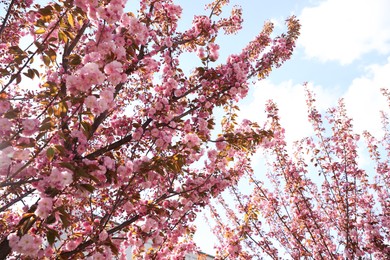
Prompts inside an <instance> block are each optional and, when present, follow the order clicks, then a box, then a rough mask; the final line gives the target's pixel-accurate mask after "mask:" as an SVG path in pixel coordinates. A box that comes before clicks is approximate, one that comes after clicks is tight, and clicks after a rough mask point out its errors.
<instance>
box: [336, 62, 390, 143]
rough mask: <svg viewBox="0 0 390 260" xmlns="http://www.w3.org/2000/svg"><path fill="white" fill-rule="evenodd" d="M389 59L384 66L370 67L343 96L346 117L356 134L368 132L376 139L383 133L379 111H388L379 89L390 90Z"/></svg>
mask: <svg viewBox="0 0 390 260" xmlns="http://www.w3.org/2000/svg"><path fill="white" fill-rule="evenodd" d="M389 71H390V57H389V58H388V59H387V63H386V64H384V65H378V64H375V65H371V66H368V67H367V68H366V74H365V75H362V76H361V77H359V78H356V79H354V80H353V81H352V84H351V85H350V86H349V88H348V90H347V91H346V93H345V94H344V99H345V104H346V108H347V111H348V115H349V116H350V117H352V118H353V125H354V128H355V130H356V131H357V132H362V131H364V130H368V131H369V132H371V133H372V134H373V135H375V136H376V137H380V136H381V135H382V134H383V133H382V130H381V118H380V112H379V111H381V110H382V111H389V106H388V104H387V101H386V98H385V97H383V95H382V94H381V92H380V89H381V88H390V73H389Z"/></svg>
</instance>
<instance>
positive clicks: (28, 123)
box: [22, 119, 39, 136]
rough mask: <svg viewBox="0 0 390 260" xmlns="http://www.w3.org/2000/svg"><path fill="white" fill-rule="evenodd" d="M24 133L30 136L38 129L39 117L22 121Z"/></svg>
mask: <svg viewBox="0 0 390 260" xmlns="http://www.w3.org/2000/svg"><path fill="white" fill-rule="evenodd" d="M22 126H23V134H24V135H27V136H30V135H33V134H34V133H35V132H37V131H38V126H39V120H38V119H24V120H23V121H22Z"/></svg>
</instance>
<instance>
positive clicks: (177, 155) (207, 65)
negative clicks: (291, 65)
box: [0, 0, 299, 259]
mask: <svg viewBox="0 0 390 260" xmlns="http://www.w3.org/2000/svg"><path fill="white" fill-rule="evenodd" d="M126 2H127V1H125V0H99V1H98V0H58V1H53V2H50V3H48V4H44V5H42V3H41V5H40V4H39V1H33V0H24V1H22V0H11V1H4V0H3V1H1V3H2V4H3V6H4V7H5V11H4V15H3V17H2V25H1V27H0V39H1V44H0V53H1V55H0V76H1V79H0V197H1V199H0V216H1V222H0V258H1V259H5V258H9V259H11V258H19V257H21V258H29V259H30V258H37V259H43V258H49V259H51V258H56V259H57V258H58V259H75V258H91V259H92V258H93V259H110V258H113V257H119V258H121V259H124V258H125V257H126V253H125V250H126V249H127V248H129V247H131V248H132V249H133V256H135V257H140V258H144V259H148V258H154V259H156V258H158V259H177V258H179V259H180V257H183V255H184V254H185V253H186V252H187V251H192V250H195V249H196V246H195V245H194V243H193V241H192V235H193V233H194V230H195V228H194V226H193V221H194V219H195V217H196V214H197V212H198V211H200V210H201V209H202V208H204V207H205V206H206V205H208V204H209V202H210V200H211V199H212V198H213V197H216V196H218V194H220V193H221V192H222V191H223V190H225V189H226V187H228V186H230V185H231V184H232V183H234V182H235V181H236V180H238V179H239V178H240V177H241V176H242V175H243V174H244V173H245V170H246V169H247V168H249V161H248V159H247V158H248V156H249V154H251V153H253V152H254V151H253V149H252V148H253V147H256V144H258V143H260V142H261V140H262V139H263V138H266V137H270V136H271V133H270V131H265V130H263V129H261V128H259V127H258V126H256V124H253V123H251V122H249V121H244V122H243V123H236V121H235V120H236V119H235V116H234V110H235V109H236V104H237V102H238V101H239V100H241V99H242V98H244V97H245V96H246V95H247V93H248V87H249V83H250V82H249V80H251V79H257V80H261V79H263V78H265V77H267V75H268V74H269V73H270V71H271V70H272V68H275V67H278V66H280V65H281V64H282V63H283V62H284V61H286V60H287V59H289V57H290V56H291V53H292V50H293V48H294V45H295V41H296V39H297V37H298V34H299V23H298V21H297V19H296V18H295V17H291V18H289V19H288V20H287V21H286V24H287V33H286V34H282V35H280V36H277V37H274V38H271V33H272V31H273V25H272V24H271V23H266V24H265V26H264V29H263V30H262V31H261V32H260V33H259V34H258V36H257V37H256V38H255V39H254V40H253V41H251V42H249V44H248V45H247V46H246V47H245V48H244V49H243V50H242V51H241V52H240V53H238V54H232V55H230V56H229V57H228V58H227V60H226V61H220V60H219V59H218V58H219V57H218V56H219V49H220V46H219V45H218V38H217V36H218V35H219V34H221V33H225V34H234V33H236V32H237V31H238V30H239V29H240V28H241V23H242V18H241V14H242V10H241V9H240V8H239V7H234V8H233V9H232V11H231V15H230V16H228V17H226V16H223V17H222V16H221V13H222V9H223V8H224V6H226V5H227V4H228V2H229V1H227V0H217V1H214V2H212V3H210V4H209V5H208V6H207V10H208V11H207V12H208V14H207V15H199V16H195V17H194V18H193V23H192V25H191V26H190V28H188V29H186V30H183V31H179V30H178V21H179V19H180V17H181V13H182V8H181V7H180V5H178V4H175V3H174V1H172V0H142V1H139V2H138V3H139V10H138V11H137V12H136V13H131V12H126V4H127V3H126ZM128 4H129V5H134V2H133V1H132V2H130V1H129V3H128ZM225 8H227V7H225ZM26 41H29V43H28V44H26ZM222 47H223V46H222ZM183 53H192V54H193V56H194V59H197V61H198V63H199V64H200V65H199V66H198V67H194V69H193V70H192V72H191V73H189V74H186V73H184V71H183V69H181V62H182V60H181V59H180V57H181V55H182V54H183ZM29 79H30V80H29ZM218 107H220V108H224V109H225V110H226V118H225V119H224V122H223V124H224V129H223V132H221V133H220V134H219V135H218V136H217V135H216V134H215V133H214V132H213V129H214V126H215V122H214V120H215V118H214V112H215V108H218ZM146 241H151V242H152V249H149V250H146V249H145V247H144V244H145V242H146ZM164 257H165V258H164Z"/></svg>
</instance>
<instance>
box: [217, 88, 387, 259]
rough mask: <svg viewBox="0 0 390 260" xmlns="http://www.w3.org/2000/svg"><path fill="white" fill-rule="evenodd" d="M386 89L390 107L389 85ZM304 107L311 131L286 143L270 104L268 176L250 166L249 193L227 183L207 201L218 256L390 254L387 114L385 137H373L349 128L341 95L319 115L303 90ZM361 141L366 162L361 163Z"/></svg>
mask: <svg viewBox="0 0 390 260" xmlns="http://www.w3.org/2000/svg"><path fill="white" fill-rule="evenodd" d="M383 94H384V96H385V97H387V99H388V101H389V105H390V95H389V92H388V90H383ZM307 105H308V120H309V121H310V122H311V124H312V126H313V129H314V133H315V135H314V136H312V137H308V138H305V139H303V140H301V141H299V142H296V143H295V144H294V146H293V148H291V147H289V146H288V145H287V143H286V140H285V136H284V129H283V128H282V126H281V125H280V122H279V116H278V108H277V106H276V104H275V103H273V102H272V101H270V102H269V103H268V104H267V106H266V113H267V115H268V119H267V122H266V126H265V129H269V130H270V131H272V133H273V136H272V138H270V139H264V140H263V142H262V143H261V144H260V146H262V147H263V152H264V154H265V156H266V158H267V159H266V161H267V162H268V163H267V165H268V171H267V178H265V176H259V175H256V174H255V173H254V172H253V171H252V170H251V169H249V170H248V171H247V172H246V174H245V177H246V178H247V179H248V180H249V182H250V183H251V185H252V188H253V190H252V191H251V192H249V193H243V190H240V189H239V187H238V185H235V186H231V187H229V190H230V194H231V200H229V199H227V196H221V195H219V196H218V199H217V201H218V204H219V205H214V206H211V207H210V208H211V213H212V214H211V216H212V219H213V220H215V221H214V223H215V229H214V230H215V234H216V235H217V237H218V240H219V242H220V243H219V247H218V257H217V259H225V258H228V259H233V258H234V259H251V258H252V257H255V259H262V258H264V259H280V257H282V258H285V257H288V258H291V259H388V258H389V257H390V225H389V224H390V204H389V202H390V201H389V198H390V193H389V192H390V190H389V187H390V182H389V181H390V160H389V158H390V128H389V121H388V117H387V115H386V114H385V113H382V118H383V132H384V136H383V138H382V139H378V138H375V137H374V136H372V135H371V134H370V133H368V132H364V133H363V134H362V135H358V134H356V133H355V132H354V131H353V121H352V119H351V118H349V117H348V116H347V111H346V108H345V106H344V103H343V100H340V102H339V104H338V106H337V107H335V108H331V109H329V110H328V111H327V113H326V115H325V116H324V115H321V114H320V113H319V112H318V110H317V109H316V106H315V98H314V95H313V93H312V92H311V91H307ZM324 117H325V121H324ZM361 136H363V137H364V138H362V139H364V140H365V142H363V140H360V138H361ZM359 140H360V141H359ZM363 147H365V148H366V151H367V153H369V155H370V158H371V159H372V162H371V164H370V167H371V168H367V167H364V168H363V167H361V165H360V164H359V160H360V158H359V156H358V155H359V151H364V149H363ZM232 203H233V204H235V206H232Z"/></svg>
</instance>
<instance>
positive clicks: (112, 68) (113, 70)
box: [104, 60, 123, 75]
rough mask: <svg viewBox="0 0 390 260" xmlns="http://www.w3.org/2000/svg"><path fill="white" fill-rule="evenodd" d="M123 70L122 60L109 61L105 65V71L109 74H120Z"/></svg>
mask: <svg viewBox="0 0 390 260" xmlns="http://www.w3.org/2000/svg"><path fill="white" fill-rule="evenodd" d="M122 72H123V68H122V63H120V62H118V61H116V60H114V61H112V62H110V63H108V64H107V65H106V66H105V67H104V73H106V74H107V75H111V74H120V73H122Z"/></svg>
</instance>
